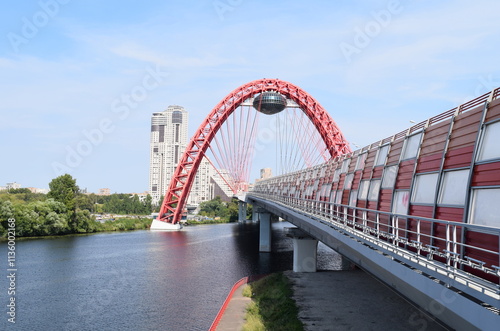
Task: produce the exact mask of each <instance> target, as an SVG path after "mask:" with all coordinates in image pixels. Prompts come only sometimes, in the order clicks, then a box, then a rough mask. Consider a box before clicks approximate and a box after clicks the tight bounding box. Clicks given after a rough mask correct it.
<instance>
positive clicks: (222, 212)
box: [200, 196, 228, 217]
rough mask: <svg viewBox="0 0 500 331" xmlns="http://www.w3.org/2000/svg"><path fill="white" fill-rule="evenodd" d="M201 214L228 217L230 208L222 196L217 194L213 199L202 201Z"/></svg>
mask: <svg viewBox="0 0 500 331" xmlns="http://www.w3.org/2000/svg"><path fill="white" fill-rule="evenodd" d="M200 214H201V215H204V216H211V217H215V216H219V217H226V216H228V209H227V206H226V203H225V202H224V201H222V199H221V197H220V196H216V197H215V198H213V199H212V200H209V201H204V202H202V203H200Z"/></svg>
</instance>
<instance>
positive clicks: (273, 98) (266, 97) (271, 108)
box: [253, 91, 286, 115]
mask: <svg viewBox="0 0 500 331" xmlns="http://www.w3.org/2000/svg"><path fill="white" fill-rule="evenodd" d="M253 107H254V108H255V109H256V110H257V111H259V112H261V113H263V114H266V115H273V114H277V113H279V112H280V111H282V110H283V109H285V108H286V98H285V97H284V96H283V95H281V94H279V93H278V92H272V91H271V92H262V93H261V94H259V95H258V96H256V97H255V99H254V100H253Z"/></svg>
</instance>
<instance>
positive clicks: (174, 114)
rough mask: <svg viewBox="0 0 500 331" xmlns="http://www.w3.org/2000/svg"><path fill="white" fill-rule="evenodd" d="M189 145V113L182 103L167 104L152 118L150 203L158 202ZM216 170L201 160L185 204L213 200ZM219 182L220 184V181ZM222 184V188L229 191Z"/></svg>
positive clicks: (204, 160)
mask: <svg viewBox="0 0 500 331" xmlns="http://www.w3.org/2000/svg"><path fill="white" fill-rule="evenodd" d="M187 144H188V112H187V111H186V110H185V109H184V108H183V107H181V106H169V107H168V108H167V109H166V110H164V111H162V112H157V113H153V116H152V117H151V141H150V162H149V193H150V194H151V197H152V199H153V203H154V204H156V203H159V202H160V198H161V196H162V195H164V194H165V193H166V191H167V189H168V186H169V185H170V180H171V178H172V176H173V174H174V171H175V168H176V167H177V164H178V162H179V161H180V158H181V157H182V154H183V153H184V150H185V149H186V146H187ZM215 174H216V170H215V169H214V168H213V167H212V165H211V164H210V162H208V160H206V159H203V160H202V161H201V163H200V166H199V168H198V172H197V174H196V176H195V180H194V183H193V186H192V187H191V192H190V195H189V197H188V200H187V203H188V205H197V204H199V203H200V202H203V201H207V200H210V199H212V198H213V197H214V196H213V194H214V189H213V183H212V177H213V176H215ZM221 185H222V184H221ZM222 186H223V191H224V192H228V194H231V193H229V192H230V190H229V189H228V187H227V185H226V187H224V185H222Z"/></svg>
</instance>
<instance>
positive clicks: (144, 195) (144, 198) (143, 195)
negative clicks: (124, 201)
mask: <svg viewBox="0 0 500 331" xmlns="http://www.w3.org/2000/svg"><path fill="white" fill-rule="evenodd" d="M148 194H149V192H142V193H130V197H131V198H132V197H133V196H134V195H137V196H138V197H139V200H140V201H141V202H143V201H144V200H146V197H147V196H148Z"/></svg>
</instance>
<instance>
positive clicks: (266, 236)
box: [257, 209, 271, 252]
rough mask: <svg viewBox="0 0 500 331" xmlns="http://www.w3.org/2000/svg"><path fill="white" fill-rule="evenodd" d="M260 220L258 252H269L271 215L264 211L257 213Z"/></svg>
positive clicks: (260, 210)
mask: <svg viewBox="0 0 500 331" xmlns="http://www.w3.org/2000/svg"><path fill="white" fill-rule="evenodd" d="M257 213H258V214H259V215H258V216H259V220H260V234H259V252H270V251H271V214H270V213H268V212H267V211H265V210H264V209H259V210H258V211H257Z"/></svg>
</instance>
